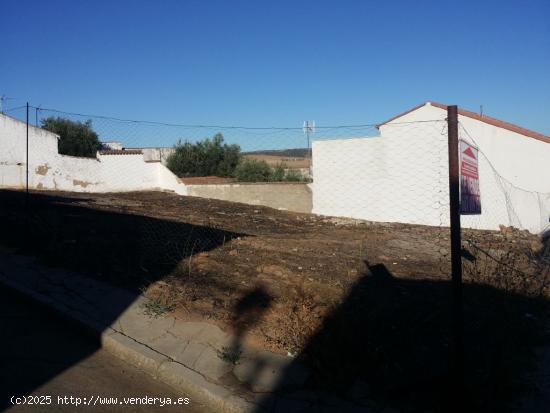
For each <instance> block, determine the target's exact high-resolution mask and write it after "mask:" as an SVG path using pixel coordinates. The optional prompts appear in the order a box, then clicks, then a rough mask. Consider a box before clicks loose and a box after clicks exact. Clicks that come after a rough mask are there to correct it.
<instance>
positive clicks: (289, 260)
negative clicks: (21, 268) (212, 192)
mask: <svg viewBox="0 0 550 413" xmlns="http://www.w3.org/2000/svg"><path fill="white" fill-rule="evenodd" d="M2 195H3V198H4V201H6V200H7V199H6V198H7V195H11V197H13V199H12V201H15V198H17V196H19V197H20V196H21V195H22V194H20V193H12V192H7V193H6V192H4V193H3V194H2ZM15 195H16V196H15ZM14 196H15V197H14ZM38 196H39V197H40V196H42V197H44V199H41V198H37V199H36V200H35V201H34V203H31V207H30V210H31V215H32V214H34V217H35V219H36V220H37V222H36V225H42V226H43V225H49V226H52V225H53V226H55V227H56V228H55V231H54V232H55V233H56V238H55V239H54V240H51V241H50V244H51V243H52V242H53V243H56V245H50V248H59V247H60V246H63V248H64V249H65V251H69V250H71V249H73V250H75V248H77V249H78V247H75V246H76V245H87V244H90V242H91V241H90V239H92V238H97V237H98V235H100V234H101V233H102V228H101V227H102V225H104V221H105V216H104V215H97V214H96V215H94V214H93V212H94V211H97V212H100V211H101V212H109V213H116V214H122V215H124V216H126V217H128V216H141V217H150V218H153V219H155V221H154V222H152V221H151V222H148V221H143V222H139V223H138V224H137V225H134V228H132V229H131V230H130V229H126V228H125V226H124V225H126V224H121V222H122V220H119V221H121V222H117V223H116V226H117V227H120V225H123V226H122V227H121V228H120V230H119V231H117V235H116V238H115V237H113V236H112V235H109V234H103V235H102V238H101V239H98V240H96V241H94V242H92V244H93V245H90V246H89V247H87V252H88V253H92V252H94V255H95V256H97V259H101V260H102V261H104V262H105V263H106V264H107V265H108V267H109V268H110V269H111V270H112V269H115V270H117V269H118V270H119V272H124V271H125V270H130V269H132V271H133V269H134V266H133V265H131V264H129V263H125V264H123V263H121V262H123V261H124V260H125V259H127V258H128V257H131V259H132V260H136V259H138V260H139V261H140V264H139V267H140V271H139V272H141V274H136V273H134V274H132V276H133V277H135V278H137V279H139V285H137V284H136V279H132V280H131V281H130V283H129V285H128V287H131V288H135V287H136V286H138V287H139V288H141V289H143V290H144V292H145V294H146V295H148V296H149V297H152V298H155V299H157V300H158V301H159V305H158V309H159V311H162V310H163V309H164V310H166V311H172V312H174V313H175V314H176V315H177V316H178V317H181V318H186V319H194V318H200V319H205V318H206V319H209V320H211V321H212V322H216V323H219V324H220V325H221V326H222V327H224V328H226V329H231V328H232V327H233V325H234V323H235V320H234V314H233V310H234V308H235V304H236V302H237V301H238V299H239V298H240V297H243V296H244V295H246V293H247V292H249V291H252V290H254V289H257V288H261V289H263V290H265V291H266V292H267V294H269V296H270V308H269V309H268V310H267V311H266V312H265V314H263V319H262V320H261V322H259V323H256V325H255V326H254V327H253V328H251V331H249V332H248V333H249V334H248V335H247V337H248V339H249V340H252V341H255V342H259V343H258V344H260V345H261V346H262V347H267V348H269V349H271V350H277V351H281V352H296V351H298V350H300V348H301V347H302V346H303V345H304V343H305V341H306V340H307V338H308V337H309V336H310V335H311V334H312V333H313V332H314V331H315V330H316V329H317V328H318V327H319V325H320V323H321V321H322V320H323V318H324V317H325V316H326V314H328V313H329V312H330V311H331V310H332V309H334V308H335V307H336V306H337V305H338V304H339V303H341V302H342V300H343V298H344V297H345V296H346V294H347V293H348V292H349V288H350V286H352V285H354V283H356V281H357V280H358V279H359V278H360V277H361V276H363V275H365V274H366V273H368V271H369V269H368V268H369V266H372V265H376V264H382V265H384V266H385V267H386V268H387V269H388V271H389V272H390V273H391V274H392V275H393V276H395V277H401V278H408V279H435V280H437V279H441V280H448V279H449V277H450V275H449V274H450V271H449V247H448V243H449V238H448V229H444V228H435V227H427V226H417V225H406V224H395V223H394V224H389V223H370V222H365V221H357V220H351V219H345V218H333V217H322V216H316V215H311V214H298V213H290V212H285V211H278V210H275V209H272V208H266V207H262V206H251V205H245V204H239V203H231V202H225V201H218V200H211V199H202V198H195V197H180V196H176V195H173V194H169V193H162V192H134V193H117V194H77V193H62V192H55V193H53V192H41V193H40V195H38ZM51 197H54V198H51ZM19 201H21V199H19ZM45 204H47V205H48V208H46V207H45V206H44V205H45ZM63 205H70V206H71V208H72V209H71V213H68V214H67V213H65V216H61V217H60V216H57V215H55V214H53V212H52V211H54V210H53V209H52V207H55V206H63ZM75 208H79V209H75ZM84 208H85V209H86V211H88V212H89V213H88V214H86V216H84V215H82V216H78V215H76V212H77V211H84ZM18 212H20V213H21V212H22V211H18ZM59 212H60V211H59ZM90 212H92V214H90ZM12 213H13V211H12ZM69 222H70V223H69ZM176 223H183V224H185V225H189V224H191V225H192V227H185V228H180V227H178V226H177V225H176ZM75 229H77V231H76V232H75ZM103 230H105V231H112V230H113V227H112V226H109V225H107V226H106V227H105V228H103ZM180 231H181V233H179V232H180ZM220 231H223V235H222V234H221V233H220ZM188 232H191V234H188ZM182 234H184V235H185V236H184V237H183V238H184V239H182ZM468 235H469V237H470V238H472V237H473V238H475V239H476V241H477V245H479V246H481V247H485V248H486V249H487V250H488V251H495V246H498V245H501V246H502V245H503V240H505V239H506V235H505V234H503V233H502V232H496V231H494V232H489V231H484V232H481V231H469V232H466V236H468ZM136 237H137V240H136ZM220 237H222V238H223V239H219V238H220ZM67 238H71V239H67ZM72 238H74V239H72ZM516 238H517V237H516ZM130 240H131V241H132V242H133V243H134V244H135V242H136V241H138V243H137V246H136V245H134V247H133V248H134V250H135V251H132V252H131V253H130V254H128V253H127V252H126V251H125V252H126V253H125V254H124V255H126V258H124V257H122V256H119V257H113V256H110V257H109V256H105V254H104V253H103V252H104V251H105V250H109V251H117V250H123V251H124V250H125V244H126V243H127V242H128V241H130ZM211 241H214V244H212V245H207V244H208V243H209V242H211ZM71 243H72V245H71ZM514 243H517V244H516V247H517V248H520V247H521V248H527V249H529V248H531V249H532V250H536V249H537V248H539V243H540V242H539V241H538V239H537V238H536V237H535V236H529V235H526V234H523V237H520V238H517V239H516V240H515V241H514ZM202 244H204V245H202ZM205 245H206V246H205ZM73 252H74V253H76V251H73ZM80 253H82V251H80V252H79V254H80ZM138 256H139V257H138ZM150 256H154V257H153V258H154V259H153V260H148V261H149V262H148V263H146V262H145V261H147V257H150ZM66 258H67V257H66V256H65V257H64V258H63V259H62V260H63V261H66ZM117 259H118V261H121V262H117ZM110 260H112V262H110ZM86 262H87V261H86V260H84V261H80V262H78V265H77V266H78V267H80V268H79V269H81V270H83V271H84V272H86V273H88V274H90V275H93V276H98V277H100V278H101V277H104V276H105V273H106V272H107V271H105V270H106V269H103V270H98V269H97V265H87V264H86ZM69 264H70V263H69ZM73 264H74V263H73ZM134 264H135V263H134ZM148 265H150V266H151V265H157V266H162V267H163V268H162V271H161V273H160V274H156V275H155V276H151V277H149V280H148V276H149V275H150V273H152V272H154V271H155V268H148ZM121 266H125V267H127V268H118V267H121ZM109 281H112V282H114V283H116V284H122V285H125V283H127V281H128V275H127V274H126V275H125V276H123V277H120V278H118V279H112V277H111V278H110V279H109Z"/></svg>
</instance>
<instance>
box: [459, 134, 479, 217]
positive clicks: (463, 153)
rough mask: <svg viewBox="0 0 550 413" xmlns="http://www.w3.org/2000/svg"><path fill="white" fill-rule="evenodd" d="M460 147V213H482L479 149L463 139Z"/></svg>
mask: <svg viewBox="0 0 550 413" xmlns="http://www.w3.org/2000/svg"><path fill="white" fill-rule="evenodd" d="M458 148H459V151H460V213H461V214H462V215H476V214H481V194H480V192H479V168H478V150H477V148H476V147H475V146H472V145H470V144H469V143H468V142H465V141H463V140H460V141H459V146H458Z"/></svg>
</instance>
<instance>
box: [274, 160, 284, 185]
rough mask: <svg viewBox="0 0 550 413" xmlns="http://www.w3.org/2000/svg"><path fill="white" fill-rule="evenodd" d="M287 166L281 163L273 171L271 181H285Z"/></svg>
mask: <svg viewBox="0 0 550 413" xmlns="http://www.w3.org/2000/svg"><path fill="white" fill-rule="evenodd" d="M285 176H286V173H285V164H284V163H282V162H280V163H278V164H277V165H275V167H274V168H273V169H272V170H271V176H270V181H272V182H282V181H284V180H285Z"/></svg>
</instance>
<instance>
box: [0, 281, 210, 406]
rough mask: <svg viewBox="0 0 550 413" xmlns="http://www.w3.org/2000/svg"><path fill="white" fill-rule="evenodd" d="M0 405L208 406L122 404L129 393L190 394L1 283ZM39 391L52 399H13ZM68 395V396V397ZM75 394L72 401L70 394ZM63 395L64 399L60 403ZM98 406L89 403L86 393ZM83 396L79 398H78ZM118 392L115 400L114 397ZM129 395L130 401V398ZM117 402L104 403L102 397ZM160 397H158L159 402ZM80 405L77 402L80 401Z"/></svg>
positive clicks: (195, 402)
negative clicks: (27, 401)
mask: <svg viewBox="0 0 550 413" xmlns="http://www.w3.org/2000/svg"><path fill="white" fill-rule="evenodd" d="M0 336H2V340H0V354H1V359H2V361H1V364H2V369H1V371H0V409H2V410H3V409H4V408H7V409H8V410H7V411H8V412H13V413H16V412H17V413H19V412H29V413H30V412H38V411H41V412H72V411H86V410H88V411H90V412H92V411H93V412H114V411H121V412H124V411H127V412H146V411H151V412H160V411H162V412H176V411H177V412H182V411H185V412H189V413H201V412H204V413H205V412H207V411H210V410H207V409H206V408H205V407H204V406H203V405H201V403H200V402H199V401H198V400H193V399H191V400H190V403H189V404H187V405H185V404H184V405H178V406H175V405H165V406H164V407H161V406H160V405H158V404H157V406H153V405H135V404H134V405H124V404H122V405H121V404H120V403H121V402H122V403H124V402H125V400H124V397H126V398H128V399H129V398H132V397H136V398H143V397H144V396H150V397H157V398H159V399H161V400H162V402H164V403H165V404H166V403H167V400H168V398H169V399H170V402H172V401H174V402H178V401H181V402H183V403H185V400H178V399H179V398H182V399H183V398H185V397H187V395H185V394H183V393H181V392H177V391H175V390H174V389H172V388H171V387H169V386H167V385H165V384H163V383H160V382H159V381H157V380H154V379H153V378H152V377H151V376H149V375H148V374H146V373H144V372H143V371H141V370H139V369H137V368H136V367H134V366H132V365H129V364H128V363H125V362H123V361H122V360H120V359H118V358H117V357H115V356H113V355H112V354H111V353H109V352H107V351H105V350H102V349H100V348H99V349H98V343H97V341H96V342H94V340H92V339H90V337H87V336H85V335H83V334H82V331H79V330H78V329H77V328H75V326H74V325H72V324H70V323H68V322H67V321H66V320H63V319H61V318H60V317H59V316H58V315H57V314H55V313H53V312H52V311H48V310H47V309H46V308H45V307H44V306H41V305H38V304H36V303H34V302H33V301H31V300H28V299H26V298H24V297H23V296H21V295H19V294H16V293H14V292H13V290H7V289H4V288H1V287H0ZM29 395H32V396H37V397H38V398H37V399H36V400H40V399H41V401H42V402H43V403H47V400H48V399H47V398H46V397H45V396H51V404H49V405H48V404H41V405H34V404H32V405H30V404H21V405H13V406H12V405H11V403H10V402H9V399H10V398H11V396H18V397H21V396H29ZM65 396H67V398H68V399H65V398H64V397H65ZM71 396H73V397H74V399H73V404H70V403H69V402H70V397H71ZM58 397H61V401H62V403H58V402H59V401H60V400H59V399H58ZM92 397H99V398H101V399H94V401H95V403H96V405H95V406H85V405H84V404H83V403H84V399H89V398H92ZM77 398H79V399H77ZM114 398H116V401H115V399H114ZM128 399H127V400H126V401H129V400H128ZM107 400H108V401H109V403H118V405H116V406H113V405H112V404H110V405H102V404H101V402H105V401H107ZM161 400H158V401H157V403H161ZM77 402H80V403H82V404H81V405H79V406H77V405H76V403H77Z"/></svg>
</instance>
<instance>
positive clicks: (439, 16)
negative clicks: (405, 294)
mask: <svg viewBox="0 0 550 413" xmlns="http://www.w3.org/2000/svg"><path fill="white" fill-rule="evenodd" d="M0 18H1V25H0V35H1V39H2V48H1V53H0V94H6V95H8V96H11V97H15V98H17V100H11V101H9V102H8V106H17V105H20V104H24V103H25V102H26V101H27V100H29V101H30V102H31V104H34V105H39V104H41V105H43V106H45V107H52V108H58V109H62V110H66V111H74V112H84V113H93V114H106V115H111V116H115V117H124V118H132V119H147V120H161V121H167V122H178V123H207V124H228V125H230V124H231V125H234V124H238V125H252V126H301V124H302V121H303V120H305V119H315V120H316V121H317V124H324V125H334V124H354V123H371V122H378V121H381V120H384V119H386V118H388V117H390V116H392V115H394V114H396V113H398V112H400V111H402V110H405V109H408V108H409V107H411V106H413V105H416V104H418V103H420V102H423V101H426V100H434V101H440V102H442V103H449V104H458V105H459V106H462V107H465V108H469V109H473V110H477V109H478V108H479V105H480V104H483V105H484V110H485V113H487V114H489V115H492V116H495V117H498V118H501V119H504V120H508V121H510V122H514V123H518V124H519V125H522V126H525V127H528V128H531V129H534V130H536V131H539V132H542V133H546V134H550V1H548V0H540V1H538V0H528V1H517V0H516V1H506V0H500V1H479V0H477V1H456V0H455V1H452V2H446V1H441V0H439V1H420V0H419V1H414V2H413V1H380V0H377V1H345V0H344V1H343V0H340V1H336V0H334V1H330V2H329V1H269V2H268V1H259V0H256V1H207V0H202V1H127V2H124V1H113V0H111V1H97V0H94V1H87V2H84V1H74V0H72V1H55V0H50V1H31V0H24V1H13V0H12V1H10V0H7V1H5V2H2V6H1V17H0Z"/></svg>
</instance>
